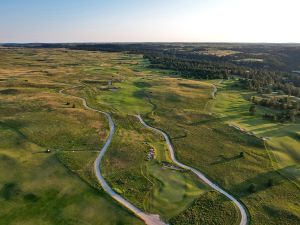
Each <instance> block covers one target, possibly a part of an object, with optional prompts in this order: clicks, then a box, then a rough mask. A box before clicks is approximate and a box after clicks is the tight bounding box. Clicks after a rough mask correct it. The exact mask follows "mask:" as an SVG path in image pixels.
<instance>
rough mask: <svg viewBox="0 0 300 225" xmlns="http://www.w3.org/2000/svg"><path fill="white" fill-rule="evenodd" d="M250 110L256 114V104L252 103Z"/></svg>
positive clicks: (252, 113)
mask: <svg viewBox="0 0 300 225" xmlns="http://www.w3.org/2000/svg"><path fill="white" fill-rule="evenodd" d="M249 112H250V114H251V115H252V116H254V115H255V113H256V106H255V105H251V106H250V108H249Z"/></svg>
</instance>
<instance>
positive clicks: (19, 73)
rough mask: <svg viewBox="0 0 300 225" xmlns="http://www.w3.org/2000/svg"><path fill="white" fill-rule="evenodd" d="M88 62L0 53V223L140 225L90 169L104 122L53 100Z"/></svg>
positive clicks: (73, 56) (53, 54) (78, 105)
mask: <svg viewBox="0 0 300 225" xmlns="http://www.w3.org/2000/svg"><path fill="white" fill-rule="evenodd" d="M88 55H89V57H86V58H85V54H82V53H80V52H66V51H64V50H49V51H45V50H30V49H27V50H23V49H14V50H13V49H12V50H6V49H5V50H2V49H1V59H0V68H1V69H0V77H1V82H0V90H1V94H0V118H1V121H0V136H1V141H0V143H1V148H0V224H3V225H4V224H5V225H8V224H111V225H115V224H128V225H129V224H142V223H141V221H140V220H138V219H136V218H135V217H134V216H133V215H131V214H130V213H128V211H127V210H125V209H123V208H122V207H120V206H119V205H118V204H116V203H115V202H113V201H112V200H111V199H110V198H109V197H108V196H107V195H106V194H104V193H103V192H102V191H101V190H100V188H99V186H98V185H97V183H96V180H95V177H94V175H93V172H92V170H91V164H92V162H93V160H94V159H95V158H96V155H97V151H98V150H99V149H100V147H101V146H102V145H103V142H104V140H105V138H106V136H107V131H108V129H107V128H108V127H107V123H106V120H105V118H104V117H103V116H102V115H99V114H97V113H93V112H90V111H87V110H84V109H83V108H82V102H81V101H78V100H77V99H75V98H72V97H66V96H62V95H61V94H58V93H57V92H58V90H59V89H61V88H63V87H67V86H68V85H76V84H77V82H78V80H79V79H81V78H80V77H81V75H80V74H81V70H82V68H83V67H84V65H81V66H79V65H80V62H81V59H82V58H85V59H86V60H87V59H88V58H93V54H92V53H90V54H88ZM115 57H117V55H115ZM96 58H97V57H95V59H90V61H88V62H87V61H86V62H85V63H86V64H96V63H98V59H96ZM76 61H77V62H76ZM85 63H83V64H85ZM71 64H72V65H71ZM69 75H70V77H69ZM82 76H83V75H82ZM75 78H76V79H75ZM64 83H67V84H68V85H66V84H64ZM67 103H69V104H67ZM73 104H74V105H75V107H73ZM46 149H51V153H48V154H47V153H45V150H46Z"/></svg>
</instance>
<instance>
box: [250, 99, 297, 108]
mask: <svg viewBox="0 0 300 225" xmlns="http://www.w3.org/2000/svg"><path fill="white" fill-rule="evenodd" d="M251 101H252V103H254V104H256V105H261V106H265V107H270V108H274V109H280V110H296V111H299V110H300V102H299V101H296V100H294V101H291V100H290V97H269V98H258V97H252V100H251Z"/></svg>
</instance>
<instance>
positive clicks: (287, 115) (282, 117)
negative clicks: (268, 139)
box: [263, 110, 297, 123]
mask: <svg viewBox="0 0 300 225" xmlns="http://www.w3.org/2000/svg"><path fill="white" fill-rule="evenodd" d="M296 115H297V111H296V110H289V111H286V112H281V113H265V114H264V115H263V118H264V119H266V120H271V121H273V122H281V123H284V122H287V121H292V122H295V120H296Z"/></svg>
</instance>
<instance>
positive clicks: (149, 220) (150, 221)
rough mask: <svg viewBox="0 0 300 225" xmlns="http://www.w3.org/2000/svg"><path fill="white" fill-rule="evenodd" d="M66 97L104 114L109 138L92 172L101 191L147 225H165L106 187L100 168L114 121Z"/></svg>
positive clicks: (112, 131) (111, 134) (84, 101)
mask: <svg viewBox="0 0 300 225" xmlns="http://www.w3.org/2000/svg"><path fill="white" fill-rule="evenodd" d="M76 87H79V86H76ZM76 87H71V88H68V89H73V88H76ZM65 90H66V89H63V90H60V91H59V93H61V94H64V95H68V94H65V93H64V91H65ZM68 96H71V97H75V98H77V99H81V100H82V103H83V106H84V107H85V108H86V109H88V110H91V111H94V112H98V113H101V114H104V115H105V116H106V118H107V119H108V122H109V128H110V132H109V136H108V138H107V140H106V142H105V144H104V146H103V147H102V149H101V151H100V153H99V155H98V157H97V159H96V160H95V162H94V172H95V175H96V177H97V179H98V182H99V183H100V185H101V187H102V188H103V190H104V191H105V192H106V193H107V194H109V195H110V196H111V197H112V198H113V199H114V200H115V201H117V202H118V203H119V204H121V205H123V206H124V207H125V208H127V209H129V210H130V211H131V212H133V213H134V214H135V215H136V216H137V217H139V218H140V219H142V220H143V221H144V222H145V223H146V224H147V225H166V223H164V222H163V221H162V220H161V219H160V217H159V215H150V214H146V213H144V212H143V211H141V210H140V209H139V208H137V207H135V206H134V205H133V204H131V203H130V202H129V201H127V200H126V199H124V198H123V197H122V196H120V195H119V194H117V193H116V192H115V191H114V190H113V189H112V188H111V187H110V186H109V185H108V183H107V182H106V181H105V179H104V177H103V176H102V173H101V170H100V168H101V161H102V158H103V156H104V154H105V153H106V151H107V150H108V147H109V145H110V143H111V141H112V138H113V136H114V133H115V124H114V121H113V119H112V117H111V115H110V114H109V113H106V112H102V111H100V110H97V109H94V108H91V107H89V106H88V105H87V102H86V100H85V99H84V98H81V97H77V96H73V95H68Z"/></svg>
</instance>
